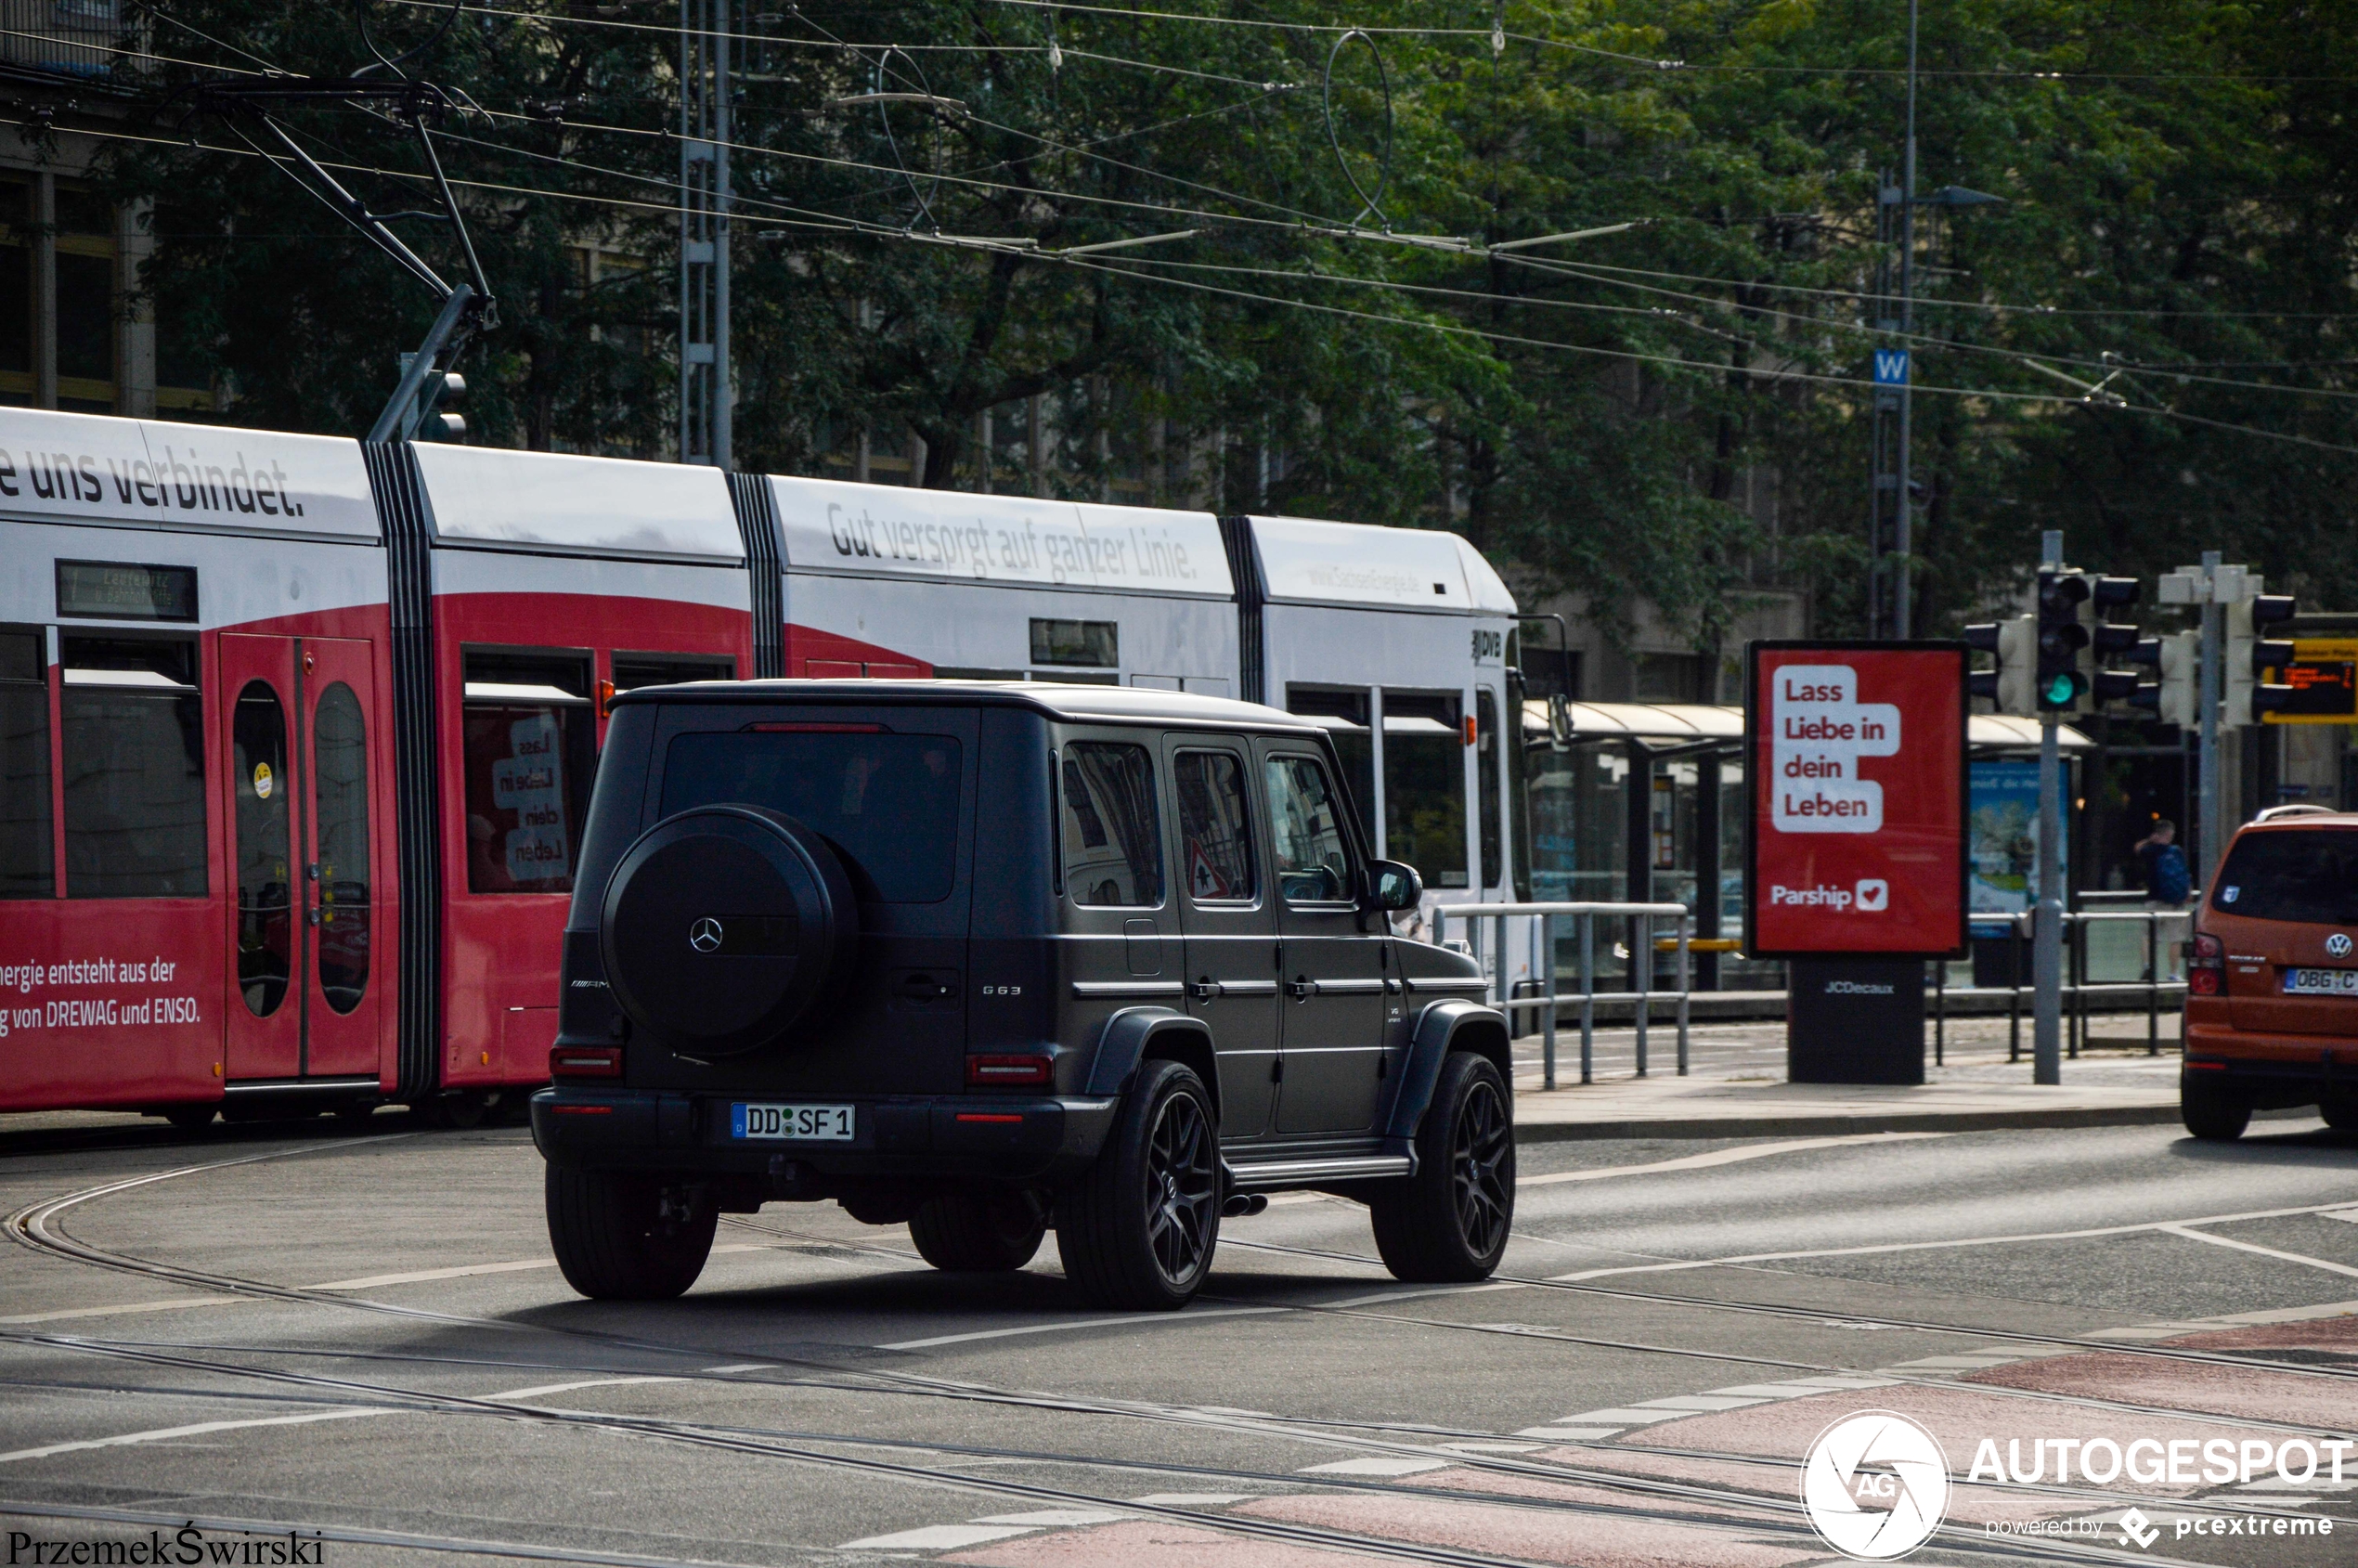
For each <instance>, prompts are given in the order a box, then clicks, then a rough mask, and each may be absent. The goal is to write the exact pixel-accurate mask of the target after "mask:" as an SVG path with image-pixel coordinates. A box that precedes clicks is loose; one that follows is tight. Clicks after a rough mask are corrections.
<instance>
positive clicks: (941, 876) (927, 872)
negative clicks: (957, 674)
mask: <svg viewBox="0 0 2358 1568" xmlns="http://www.w3.org/2000/svg"><path fill="white" fill-rule="evenodd" d="M962 751H963V748H962V747H961V746H960V745H958V742H957V740H956V738H955V737H953V736H950V735H900V734H866V733H855V732H847V733H842V734H831V733H827V732H823V731H822V730H804V731H796V730H788V731H784V732H750V733H748V732H745V731H730V732H725V733H719V734H706V733H689V734H684V735H680V736H677V737H675V738H674V739H673V740H672V742H671V745H669V746H667V748H665V752H664V763H663V814H664V815H665V816H667V817H668V816H671V815H673V814H674V813H676V812H680V811H685V810H691V809H693V808H694V807H697V806H710V805H717V804H722V803H726V802H731V801H741V802H744V803H746V804H749V805H755V806H763V807H767V808H769V809H770V810H773V811H783V812H784V813H785V814H786V815H787V816H790V817H793V818H795V819H796V820H797V821H798V822H801V823H806V824H808V825H809V826H810V827H812V828H815V829H816V830H817V831H818V832H819V833H820V834H821V835H822V836H824V837H825V838H826V840H827V842H828V843H829V844H831V845H833V846H834V847H835V849H836V855H837V856H838V858H840V859H841V860H842V862H844V869H845V870H846V871H847V872H849V874H850V876H851V880H852V883H853V886H854V887H855V888H856V889H857V890H858V892H859V893H860V895H861V897H862V898H865V899H874V900H875V901H878V902H881V903H895V904H929V903H939V901H942V900H943V899H946V898H948V897H949V896H950V894H951V891H952V888H954V887H955V886H956V884H957V880H958V791H959V779H960V772H961V768H962V759H961V754H962Z"/></svg>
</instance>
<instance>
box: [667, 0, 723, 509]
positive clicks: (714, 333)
mask: <svg viewBox="0 0 2358 1568" xmlns="http://www.w3.org/2000/svg"><path fill="white" fill-rule="evenodd" d="M734 19H735V7H734V6H733V5H732V0H680V461H681V462H696V463H710V464H711V465H712V466H714V467H715V468H722V469H725V468H727V467H729V466H730V439H729V415H730V404H731V402H732V392H731V387H730V376H729V199H730V190H729V141H730V128H729V110H730V99H731V97H732V86H731V83H730V73H729V44H730V33H731V32H732V26H731V24H732V22H733V21H734Z"/></svg>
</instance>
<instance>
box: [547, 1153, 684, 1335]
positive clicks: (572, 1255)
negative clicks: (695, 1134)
mask: <svg viewBox="0 0 2358 1568" xmlns="http://www.w3.org/2000/svg"><path fill="white" fill-rule="evenodd" d="M544 1192H545V1194H546V1197H547V1201H548V1210H549V1245H550V1247H551V1249H553V1250H554V1251H555V1252H556V1254H557V1267H559V1268H560V1269H562V1270H564V1276H565V1282H566V1283H567V1284H569V1285H571V1286H572V1287H573V1288H574V1289H577V1290H578V1291H580V1292H581V1293H582V1294H583V1295H585V1296H589V1297H591V1298H593V1299H595V1300H598V1301H617V1302H660V1301H668V1300H670V1299H671V1298H672V1297H674V1296H677V1295H679V1294H680V1292H681V1291H683V1290H685V1289H687V1288H688V1287H689V1286H691V1285H693V1284H694V1283H695V1282H696V1276H698V1275H699V1274H702V1273H703V1272H704V1264H705V1259H706V1257H707V1256H708V1255H709V1254H710V1253H711V1251H712V1232H713V1227H714V1226H716V1225H719V1221H720V1214H719V1210H718V1209H717V1208H715V1207H714V1205H713V1203H712V1200H711V1199H709V1198H708V1197H706V1196H705V1195H703V1194H701V1193H698V1194H696V1195H694V1196H693V1198H691V1199H688V1200H687V1202H686V1204H685V1211H684V1212H681V1205H680V1204H679V1203H678V1202H676V1201H675V1203H674V1204H673V1205H672V1206H671V1208H670V1209H669V1210H668V1211H667V1209H666V1206H665V1203H664V1187H663V1183H662V1182H661V1181H660V1180H659V1179H657V1178H655V1177H652V1176H641V1175H635V1174H632V1173H627V1172H620V1171H573V1170H567V1169H565V1168H564V1167H563V1166H558V1165H551V1166H550V1167H549V1172H548V1179H547V1182H546V1184H545V1187H544Z"/></svg>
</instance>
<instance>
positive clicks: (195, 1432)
mask: <svg viewBox="0 0 2358 1568" xmlns="http://www.w3.org/2000/svg"><path fill="white" fill-rule="evenodd" d="M391 1414H393V1412H392V1411H390V1410H315V1411H312V1412H310V1413H309V1414H307V1415H301V1416H263V1417H257V1418H256V1419H253V1420H244V1421H198V1422H196V1423H195V1424H194V1425H192V1426H180V1427H157V1428H155V1429H153V1430H152V1431H149V1432H123V1433H122V1434H120V1435H119V1436H115V1437H92V1438H85V1439H84V1440H83V1441H81V1442H79V1443H52V1444H50V1445H48V1446H47V1447H45V1448H19V1449H18V1450H17V1451H16V1452H15V1453H13V1454H0V1465H5V1464H13V1463H15V1462H16V1461H17V1460H19V1459H45V1458H49V1456H51V1455H52V1454H79V1453H83V1452H84V1451H86V1450H88V1449H92V1448H125V1447H129V1446H131V1445H133V1444H137V1443H169V1442H171V1441H172V1440H173V1439H174V1438H176V1437H201V1436H203V1435H204V1434H205V1433H207V1432H237V1431H240V1430H241V1429H243V1428H247V1427H293V1426H306V1425H308V1424H310V1423H311V1422H313V1421H349V1420H353V1419H356V1418H358V1417H361V1416H387V1415H391Z"/></svg>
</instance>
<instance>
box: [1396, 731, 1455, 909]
mask: <svg viewBox="0 0 2358 1568" xmlns="http://www.w3.org/2000/svg"><path fill="white" fill-rule="evenodd" d="M1462 713H1463V705H1462V701H1461V699H1460V698H1459V697H1458V693H1455V692H1448V693H1433V694H1430V695H1429V694H1426V693H1416V692H1392V691H1387V692H1385V693H1384V694H1383V816H1384V853H1385V854H1386V855H1388V856H1390V857H1391V858H1392V859H1393V860H1395V861H1406V862H1408V863H1409V864H1410V865H1412V866H1415V867H1416V868H1417V872H1418V875H1420V876H1422V877H1423V878H1424V880H1425V885H1426V886H1427V887H1429V888H1462V887H1464V886H1466V759H1465V751H1466V737H1465V722H1464V719H1463V718H1462Z"/></svg>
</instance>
